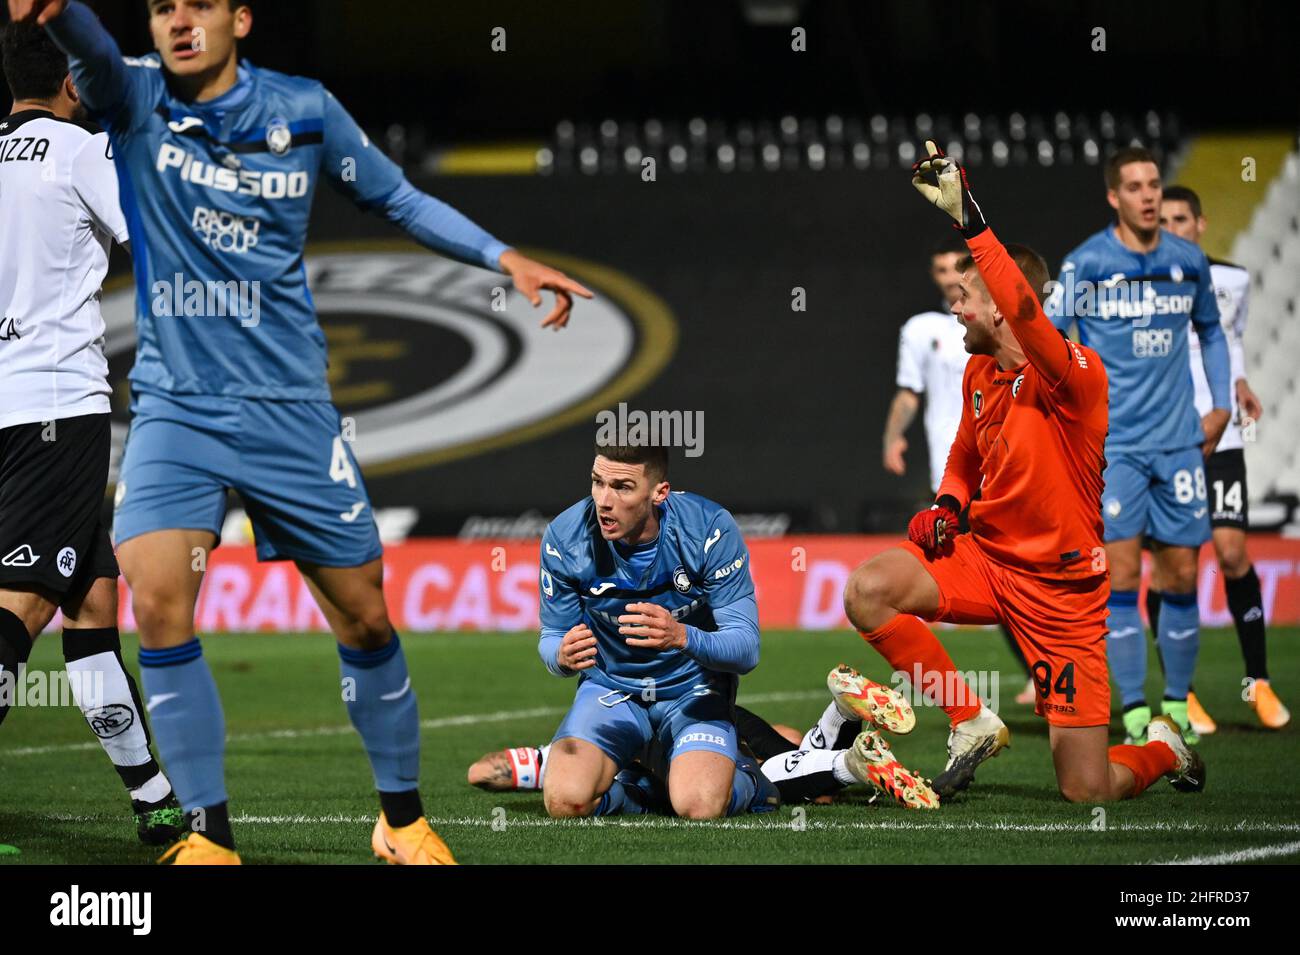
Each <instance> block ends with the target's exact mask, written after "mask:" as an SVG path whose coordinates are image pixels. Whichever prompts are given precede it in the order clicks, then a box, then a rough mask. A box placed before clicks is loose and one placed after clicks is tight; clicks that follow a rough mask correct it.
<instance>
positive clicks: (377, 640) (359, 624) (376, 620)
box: [338, 599, 393, 651]
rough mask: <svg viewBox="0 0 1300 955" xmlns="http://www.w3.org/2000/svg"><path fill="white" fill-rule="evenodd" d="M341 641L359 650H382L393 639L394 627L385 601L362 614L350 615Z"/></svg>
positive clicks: (340, 637) (363, 611)
mask: <svg viewBox="0 0 1300 955" xmlns="http://www.w3.org/2000/svg"><path fill="white" fill-rule="evenodd" d="M338 636H339V639H340V640H341V641H342V642H344V643H345V644H346V645H347V646H350V647H353V648H355V649H357V650H367V651H370V650H380V649H382V648H384V647H386V646H388V643H389V641H390V640H392V638H393V625H392V622H391V621H390V620H389V617H388V608H387V607H386V606H385V605H384V602H383V600H382V599H381V600H379V601H377V602H376V604H375V605H374V606H372V607H367V608H365V609H364V610H362V611H361V612H360V613H358V614H355V615H349V616H348V618H347V620H346V621H345V623H344V632H343V633H341V634H339V635H338Z"/></svg>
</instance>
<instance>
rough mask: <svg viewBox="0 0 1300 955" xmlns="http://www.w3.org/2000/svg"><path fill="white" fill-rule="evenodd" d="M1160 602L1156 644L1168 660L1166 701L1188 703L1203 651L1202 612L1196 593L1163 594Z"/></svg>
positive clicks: (1162, 656)
mask: <svg viewBox="0 0 1300 955" xmlns="http://www.w3.org/2000/svg"><path fill="white" fill-rule="evenodd" d="M1160 603H1161V607H1160V630H1159V633H1157V634H1156V643H1157V644H1158V645H1159V647H1160V656H1161V658H1162V659H1163V660H1164V661H1165V699H1167V700H1185V699H1187V693H1188V691H1189V690H1190V688H1191V685H1192V673H1193V672H1195V670H1196V655H1197V653H1198V652H1199V651H1200V649H1201V612H1200V609H1199V608H1198V607H1197V606H1196V594H1194V593H1191V594H1169V593H1166V594H1161V595H1160Z"/></svg>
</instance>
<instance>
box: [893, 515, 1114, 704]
mask: <svg viewBox="0 0 1300 955" xmlns="http://www.w3.org/2000/svg"><path fill="white" fill-rule="evenodd" d="M901 546H902V547H904V548H905V549H906V550H908V551H910V552H911V553H913V554H915V555H916V558H917V560H919V561H920V562H921V563H922V565H923V566H924V567H925V569H926V570H927V571H929V573H930V576H931V577H933V578H934V582H935V583H936V584H938V585H939V612H938V613H937V614H935V616H934V617H932V618H931V619H932V620H943V621H946V622H949V623H965V624H989V623H1001V624H1003V625H1004V626H1005V627H1006V628H1007V630H1008V632H1010V634H1011V635H1012V636H1013V637H1014V638H1015V641H1016V643H1017V644H1019V645H1020V650H1021V652H1023V653H1024V655H1025V659H1026V660H1027V661H1028V663H1029V668H1030V674H1031V675H1032V677H1033V680H1034V687H1035V690H1036V691H1037V693H1036V695H1037V702H1036V706H1035V710H1036V712H1037V713H1038V715H1040V716H1044V717H1046V718H1047V721H1048V722H1049V723H1051V724H1053V725H1055V726H1104V725H1106V724H1108V723H1109V722H1110V673H1109V670H1108V669H1107V667H1106V630H1107V627H1106V616H1107V614H1108V611H1107V609H1106V601H1107V600H1108V599H1109V598H1110V578H1109V576H1108V575H1106V574H1099V575H1098V576H1096V577H1091V578H1088V579H1084V580H1052V579H1050V578H1045V577H1035V576H1033V575H1032V574H1026V573H1024V572H1023V571H1018V570H1014V569H1012V568H1010V567H1006V566H1004V565H1002V564H998V563H995V562H994V561H992V560H990V559H989V558H988V556H986V555H985V553H984V551H983V550H981V549H980V546H979V544H978V543H977V542H976V540H975V538H974V537H973V536H971V535H970V534H959V535H958V536H957V537H955V538H953V547H952V551H951V552H950V553H948V554H944V555H937V556H933V557H931V556H929V555H927V554H926V553H925V552H924V551H922V550H921V548H919V547H917V546H916V545H915V544H913V543H912V542H911V541H906V542H904V543H903V544H902V545H901Z"/></svg>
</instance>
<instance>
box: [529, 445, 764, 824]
mask: <svg viewBox="0 0 1300 955" xmlns="http://www.w3.org/2000/svg"><path fill="white" fill-rule="evenodd" d="M541 596H542V599H541V623H542V632H541V641H540V644H539V647H538V649H539V652H540V653H541V657H542V662H543V663H544V664H546V668H547V669H548V670H550V671H551V672H552V673H554V674H555V675H556V676H561V677H570V676H575V675H576V676H578V677H579V680H578V690H577V693H576V695H575V697H574V701H573V707H572V708H571V709H570V710H569V713H568V715H567V716H566V717H565V718H564V720H563V722H562V723H561V724H560V728H559V729H558V730H557V731H556V733H555V739H554V740H553V745H552V746H551V750H550V753H549V756H550V764H549V766H548V767H547V772H546V779H545V783H544V785H543V789H542V792H543V795H544V797H545V802H546V811H547V812H548V813H550V814H551V815H552V816H556V817H570V816H590V815H610V814H617V813H629V814H637V815H639V814H642V813H644V812H646V810H647V807H646V805H645V800H644V799H643V798H642V794H641V792H640V791H639V790H638V789H637V787H635V786H629V785H624V781H623V780H620V779H616V778H615V777H616V776H618V774H619V772H620V770H622V769H624V768H625V767H626V766H627V765H628V764H629V763H631V762H632V761H633V760H634V759H636V758H637V757H638V756H639V755H640V754H641V753H642V752H643V751H644V750H645V749H646V747H647V746H648V744H650V743H651V741H652V740H657V741H658V743H659V745H660V746H661V748H662V750H663V752H664V754H665V755H666V758H667V761H668V771H667V784H668V798H669V801H670V803H671V806H672V810H673V812H675V813H676V814H677V815H679V816H685V817H687V818H691V819H714V818H717V817H719V816H725V815H735V814H738V813H745V812H751V811H763V810H764V809H774V808H776V806H777V804H778V803H779V797H778V795H777V792H776V789H775V787H774V786H773V785H772V784H771V783H770V782H769V781H768V780H767V779H766V778H765V777H764V776H763V774H762V773H760V772H759V771H758V767H757V765H756V764H755V763H754V762H753V760H750V759H746V758H743V757H741V756H740V753H739V751H738V748H737V741H736V726H735V716H734V705H735V698H736V683H737V680H738V678H739V676H740V675H741V674H744V673H748V672H749V671H751V670H753V669H754V667H756V666H757V665H758V647H759V635H758V606H757V604H756V603H755V601H754V583H753V581H752V580H751V579H750V576H749V553H748V551H747V550H746V548H745V541H744V539H743V538H742V537H741V536H740V530H739V528H737V527H736V522H735V521H734V520H733V519H732V517H731V515H730V514H729V513H728V512H727V511H726V510H725V509H724V508H722V507H720V506H719V505H717V504H715V503H713V502H712V501H708V500H705V499H704V498H702V497H698V496H697V495H694V494H687V493H685V492H681V491H678V492H672V491H671V488H670V487H669V484H668V452H667V449H666V448H662V447H646V446H642V447H598V448H597V449H596V459H595V462H594V463H593V464H592V468H591V495H590V497H587V498H584V499H583V500H582V501H579V502H578V503H577V504H575V505H573V506H572V507H570V508H569V509H568V510H566V511H565V512H564V513H562V514H561V515H560V516H559V517H557V518H556V519H555V520H554V521H552V522H551V524H550V525H549V526H548V527H547V528H546V533H545V535H543V538H542V554H541Z"/></svg>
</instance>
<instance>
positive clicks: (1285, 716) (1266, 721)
mask: <svg viewBox="0 0 1300 955" xmlns="http://www.w3.org/2000/svg"><path fill="white" fill-rule="evenodd" d="M1254 689H1255V692H1254V699H1252V700H1248V701H1247V703H1248V705H1249V706H1250V708H1251V709H1252V710H1254V711H1255V715H1256V716H1257V717H1259V722H1260V723H1261V724H1262V725H1264V726H1266V727H1268V728H1269V729H1271V730H1280V729H1281V728H1282V727H1284V726H1286V724H1287V723H1289V722H1291V713H1290V711H1289V710H1287V708H1286V707H1285V706H1283V705H1282V701H1281V700H1279V699H1278V698H1277V694H1276V693H1274V692H1273V687H1272V686H1270V685H1269V682H1268V680H1256V681H1255V686H1254Z"/></svg>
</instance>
